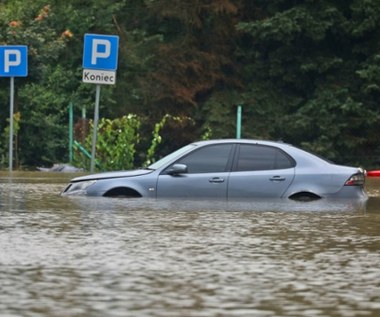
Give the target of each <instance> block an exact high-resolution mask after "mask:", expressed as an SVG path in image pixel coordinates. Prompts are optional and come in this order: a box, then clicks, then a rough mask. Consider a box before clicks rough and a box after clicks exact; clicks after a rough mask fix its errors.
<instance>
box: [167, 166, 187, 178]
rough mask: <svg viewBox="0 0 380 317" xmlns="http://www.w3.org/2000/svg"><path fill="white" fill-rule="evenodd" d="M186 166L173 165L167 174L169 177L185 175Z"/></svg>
mask: <svg viewBox="0 0 380 317" xmlns="http://www.w3.org/2000/svg"><path fill="white" fill-rule="evenodd" d="M187 171H188V170H187V165H185V164H174V165H173V166H172V167H171V168H170V169H168V171H167V173H168V174H169V175H178V174H184V173H187Z"/></svg>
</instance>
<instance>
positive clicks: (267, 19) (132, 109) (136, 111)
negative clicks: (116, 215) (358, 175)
mask: <svg viewBox="0 0 380 317" xmlns="http://www.w3.org/2000/svg"><path fill="white" fill-rule="evenodd" d="M85 33H95V34H115V35H119V37H120V41H119V60H118V70H117V80H116V85H114V86H102V88H101V100H100V117H101V118H108V119H109V120H111V121H112V120H115V119H117V118H122V117H124V118H125V116H127V115H130V114H133V115H134V116H137V117H138V120H139V124H138V133H136V132H134V138H132V139H131V138H130V139H129V140H126V141H128V142H135V144H134V151H135V152H136V155H135V157H134V158H133V164H134V165H140V164H141V163H142V162H144V161H146V157H147V155H148V154H146V153H147V151H148V149H149V148H150V149H152V142H155V143H154V147H153V148H154V155H155V156H157V157H160V156H162V155H164V154H167V153H168V152H170V151H172V150H174V149H175V148H177V147H179V146H181V145H184V144H186V143H188V142H191V141H194V140H198V139H200V138H205V137H209V138H226V137H235V131H236V108H237V105H242V107H243V113H242V118H243V120H242V137H244V138H260V139H271V140H282V141H284V142H288V143H292V144H294V145H297V146H300V147H302V148H304V149H306V150H311V151H313V152H315V153H318V154H320V155H323V156H325V157H327V158H329V159H331V160H333V161H335V162H337V163H344V164H355V165H361V166H363V167H365V168H374V167H379V165H380V138H379V127H380V107H379V101H380V1H378V0H303V1H297V0H270V1H268V0H186V1H185V0H183V1H182V0H119V1H118V0H115V1H111V0H65V1H60V0H55V1H54V0H51V1H41V0H9V1H1V2H0V44H1V45H7V44H9V45H27V46H28V50H29V51H28V59H29V68H28V71H29V75H28V77H26V78H16V79H15V87H16V95H15V118H14V121H15V141H14V143H15V144H14V151H15V153H14V157H15V161H16V162H15V164H16V166H17V167H18V168H32V167H35V166H41V165H49V164H53V163H57V162H67V161H68V159H69V157H68V155H69V154H68V153H69V150H68V146H69V145H68V105H69V104H70V103H72V104H73V105H74V113H75V122H76V123H78V122H79V121H80V120H82V121H83V119H82V117H81V115H82V111H83V110H84V109H85V110H86V118H87V119H86V120H88V118H89V119H92V118H93V111H94V103H95V85H92V84H84V83H82V54H83V36H84V34H85ZM163 118H165V120H164V121H162V120H163ZM160 122H161V125H160V131H159V134H158V133H157V124H158V123H160ZM8 126H9V80H7V79H6V78H2V79H0V135H1V138H0V155H1V161H0V165H1V166H3V167H5V166H7V164H8V162H7V160H8V156H7V151H8V142H9V141H8V133H9V128H8ZM118 129H120V130H122V129H123V126H120V127H118ZM155 129H156V135H155V140H153V141H152V135H154V130H155ZM79 130H80V129H79V128H78V129H77V130H76V138H79V137H82V138H83V137H84V136H83V135H82V136H79V134H83V131H79ZM78 131H79V132H80V133H79V132H78ZM99 133H102V131H99ZM82 141H83V140H82ZM83 142H84V141H83ZM109 146H110V147H112V144H109ZM110 153H111V154H110V155H112V150H111V149H110ZM150 155H152V153H150ZM105 159H107V158H105ZM110 168H112V167H110Z"/></svg>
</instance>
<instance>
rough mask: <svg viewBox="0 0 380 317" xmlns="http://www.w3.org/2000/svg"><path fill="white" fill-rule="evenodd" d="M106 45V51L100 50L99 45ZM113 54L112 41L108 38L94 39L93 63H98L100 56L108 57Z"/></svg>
mask: <svg viewBox="0 0 380 317" xmlns="http://www.w3.org/2000/svg"><path fill="white" fill-rule="evenodd" d="M101 45H102V46H104V47H105V49H104V52H99V51H98V46H101ZM110 54H111V43H110V41H108V40H101V39H94V40H93V41H92V56H91V64H92V65H96V60H97V59H98V58H107V57H109V56H110Z"/></svg>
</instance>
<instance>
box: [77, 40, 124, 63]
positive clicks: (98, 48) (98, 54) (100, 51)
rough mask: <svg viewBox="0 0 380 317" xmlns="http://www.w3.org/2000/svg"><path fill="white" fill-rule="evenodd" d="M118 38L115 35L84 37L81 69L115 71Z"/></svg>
mask: <svg viewBox="0 0 380 317" xmlns="http://www.w3.org/2000/svg"><path fill="white" fill-rule="evenodd" d="M118 50H119V37H118V36H116V35H99V34H85V35H84V50H83V68H85V69H99V70H116V68H117V56H118Z"/></svg>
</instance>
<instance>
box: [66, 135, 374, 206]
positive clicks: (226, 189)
mask: <svg viewBox="0 0 380 317" xmlns="http://www.w3.org/2000/svg"><path fill="white" fill-rule="evenodd" d="M364 182H365V171H364V170H363V169H361V168H357V167H349V166H342V165H336V164H333V163H331V162H328V161H326V160H324V159H322V158H320V157H318V156H315V155H313V154H311V153H309V152H306V151H304V150H301V149H299V148H297V147H294V146H292V145H289V144H286V143H282V142H271V141H261V140H243V139H224V140H208V141H199V142H194V143H191V144H189V145H186V146H184V147H182V148H180V149H179V150H177V151H175V152H173V153H171V154H169V155H168V156H166V157H164V158H162V159H160V160H159V161H157V162H155V163H154V164H152V165H150V166H149V167H147V168H143V169H138V170H131V171H117V172H106V173H99V174H93V175H87V176H81V177H77V178H74V179H72V180H71V181H70V183H69V184H68V186H67V187H66V189H65V190H64V191H63V192H62V195H88V196H104V197H146V198H165V199H166V198H180V199H194V198H201V199H203V198H206V199H218V200H243V199H252V198H289V199H294V200H313V199H320V198H363V199H365V198H366V197H367V196H366V193H365V191H364Z"/></svg>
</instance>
